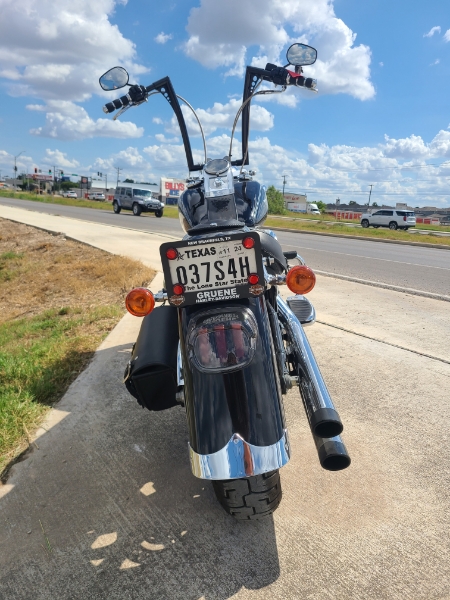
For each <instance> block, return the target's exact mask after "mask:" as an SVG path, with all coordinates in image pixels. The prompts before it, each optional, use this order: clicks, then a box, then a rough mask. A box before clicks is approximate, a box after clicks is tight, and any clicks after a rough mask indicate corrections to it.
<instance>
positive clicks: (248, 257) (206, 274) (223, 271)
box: [160, 231, 265, 306]
mask: <svg viewBox="0 0 450 600" xmlns="http://www.w3.org/2000/svg"><path fill="white" fill-rule="evenodd" d="M247 239H251V240H253V246H252V247H250V248H247V247H246V246H244V243H243V242H244V240H247ZM246 245H247V246H250V245H251V243H249V242H247V241H246ZM169 250H170V251H171V252H169V253H168V251H169ZM173 251H175V252H176V256H175V258H172V259H169V258H168V254H169V256H174V252H173ZM160 254H161V263H162V267H163V271H164V279H165V287H166V290H167V295H168V298H169V302H170V304H172V305H174V306H189V305H192V304H203V303H210V302H220V301H223V300H238V299H241V298H249V297H254V296H258V295H260V294H262V293H263V291H264V289H265V287H264V270H263V263H262V253H261V241H260V238H259V234H258V233H257V232H256V231H252V232H249V233H246V232H239V233H232V234H223V233H221V234H218V235H216V236H214V237H209V238H201V239H194V240H182V241H179V242H178V241H177V242H166V243H164V244H162V245H161V246H160ZM250 275H256V276H257V277H258V281H257V282H255V281H254V280H255V278H252V281H249V280H248V277H249V276H250ZM178 284H181V285H182V286H183V289H184V291H183V292H182V293H181V294H179V293H178V294H177V293H175V291H174V286H176V285H178ZM176 291H179V290H176Z"/></svg>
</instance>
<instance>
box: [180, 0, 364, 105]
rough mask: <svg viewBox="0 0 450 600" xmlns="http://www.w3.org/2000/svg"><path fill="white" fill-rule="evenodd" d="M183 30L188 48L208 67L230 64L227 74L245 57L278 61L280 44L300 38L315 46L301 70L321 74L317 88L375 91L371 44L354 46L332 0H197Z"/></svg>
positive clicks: (240, 68)
mask: <svg viewBox="0 0 450 600" xmlns="http://www.w3.org/2000/svg"><path fill="white" fill-rule="evenodd" d="M237 15H238V18H237ZM292 24H294V25H292ZM297 24H299V25H297ZM292 29H293V31H292ZM187 31H188V33H189V39H188V41H187V42H186V44H185V46H184V50H185V52H186V54H187V55H188V56H190V57H191V58H193V59H194V60H197V61H198V62H200V63H201V64H202V65H204V66H206V67H209V68H215V67H217V66H224V67H228V68H229V70H228V72H227V73H226V74H227V75H242V74H243V72H244V66H245V63H246V62H249V63H251V64H254V65H257V66H264V64H263V63H265V62H266V60H268V61H270V62H274V63H277V64H282V63H283V62H284V60H285V59H284V56H280V53H281V50H282V49H283V48H285V47H286V46H287V45H288V44H289V43H292V42H293V41H302V42H305V43H311V44H312V45H314V46H315V47H316V48H317V50H318V56H319V59H318V61H317V62H316V64H314V65H313V66H311V67H308V68H307V69H305V73H306V74H307V75H308V76H314V77H317V78H320V85H321V87H320V91H321V93H329V94H336V93H347V94H350V95H352V96H354V97H356V98H359V99H361V100H367V99H369V98H372V97H373V96H374V95H375V90H374V87H373V85H372V83H371V82H370V68H369V67H370V59H371V52H370V49H369V48H368V47H367V46H364V45H359V46H355V39H356V34H354V33H353V32H352V31H351V30H350V28H349V27H348V26H347V25H346V24H345V23H344V22H343V21H342V20H341V19H338V18H337V17H336V16H335V14H334V10H333V2H332V0H247V1H246V2H244V3H243V2H242V1H241V0H228V1H227V2H217V0H201V5H200V6H199V7H198V8H193V9H192V10H191V13H190V16H189V20H188V25H187ZM247 55H249V56H247Z"/></svg>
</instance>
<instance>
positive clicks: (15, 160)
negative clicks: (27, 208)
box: [14, 150, 26, 190]
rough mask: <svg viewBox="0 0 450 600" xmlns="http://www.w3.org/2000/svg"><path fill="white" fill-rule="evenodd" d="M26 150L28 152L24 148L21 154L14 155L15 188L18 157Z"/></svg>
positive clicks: (15, 186) (15, 187) (15, 184)
mask: <svg viewBox="0 0 450 600" xmlns="http://www.w3.org/2000/svg"><path fill="white" fill-rule="evenodd" d="M24 152H26V150H22V152H19V154H17V155H16V156H15V157H14V189H15V190H17V181H16V180H17V159H18V158H19V156H20V155H21V154H23V153H24Z"/></svg>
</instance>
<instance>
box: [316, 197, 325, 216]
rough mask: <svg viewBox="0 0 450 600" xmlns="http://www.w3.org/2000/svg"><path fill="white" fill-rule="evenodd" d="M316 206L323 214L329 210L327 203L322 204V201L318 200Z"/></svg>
mask: <svg viewBox="0 0 450 600" xmlns="http://www.w3.org/2000/svg"><path fill="white" fill-rule="evenodd" d="M316 206H317V208H318V209H319V210H320V212H321V213H324V212H325V211H326V209H327V205H326V204H325V202H322V200H317V202H316Z"/></svg>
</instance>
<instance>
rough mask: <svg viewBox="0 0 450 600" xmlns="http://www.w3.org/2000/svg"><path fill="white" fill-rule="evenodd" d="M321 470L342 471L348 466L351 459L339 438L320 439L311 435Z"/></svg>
mask: <svg viewBox="0 0 450 600" xmlns="http://www.w3.org/2000/svg"><path fill="white" fill-rule="evenodd" d="M313 438H314V443H315V444H316V448H317V454H318V456H319V461H320V464H321V466H322V468H324V469H326V470H327V471H342V469H346V468H347V467H349V466H350V463H351V462H352V461H351V458H350V456H349V454H348V452H347V448H346V447H345V445H344V442H343V441H342V439H341V438H340V436H338V435H336V436H334V437H332V438H321V437H318V436H317V435H313Z"/></svg>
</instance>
